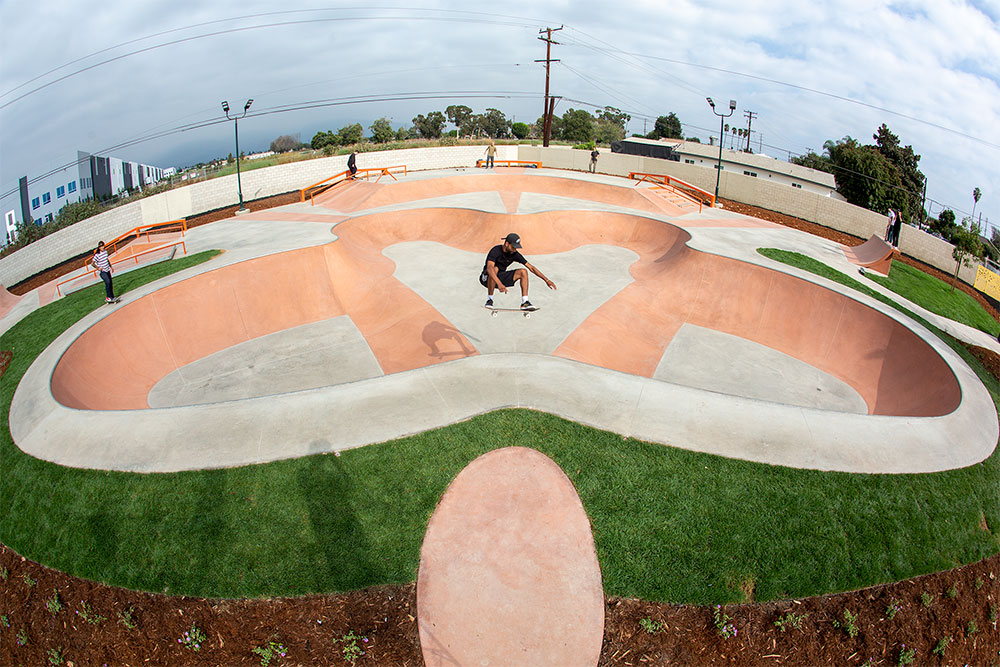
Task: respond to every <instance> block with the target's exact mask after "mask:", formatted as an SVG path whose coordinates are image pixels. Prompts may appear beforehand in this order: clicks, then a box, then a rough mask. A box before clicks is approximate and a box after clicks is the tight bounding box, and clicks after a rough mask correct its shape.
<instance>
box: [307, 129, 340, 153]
mask: <svg viewBox="0 0 1000 667" xmlns="http://www.w3.org/2000/svg"><path fill="white" fill-rule="evenodd" d="M335 143H337V135H336V134H334V133H333V131H330V132H323V131H319V132H317V133H316V134H314V135H313V138H312V141H311V142H309V146H310V147H312V148H313V150H319V149H321V148H323V147H324V146H331V145H333V144H335Z"/></svg>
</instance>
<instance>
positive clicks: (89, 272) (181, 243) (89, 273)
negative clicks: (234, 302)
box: [56, 241, 187, 296]
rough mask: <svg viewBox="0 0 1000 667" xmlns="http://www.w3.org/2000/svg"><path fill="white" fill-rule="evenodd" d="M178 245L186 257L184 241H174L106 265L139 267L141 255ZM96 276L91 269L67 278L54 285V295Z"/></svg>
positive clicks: (95, 272) (95, 271)
mask: <svg viewBox="0 0 1000 667" xmlns="http://www.w3.org/2000/svg"><path fill="white" fill-rule="evenodd" d="M178 245H179V246H181V249H182V250H183V252H184V254H185V255H186V254H187V244H186V243H185V242H184V241H174V242H173V243H166V244H164V245H161V246H159V247H156V248H150V249H149V250H143V251H142V252H137V253H136V254H134V255H132V256H130V257H126V258H124V259H120V260H118V261H117V262H112V261H110V260H108V263H109V264H110V265H111V266H112V267H114V266H115V265H116V264H125V263H126V262H128V261H129V260H134V262H135V264H136V266H138V265H139V258H140V257H142V256H143V255H149V254H151V253H154V252H160V251H161V250H164V249H165V248H173V247H174V246H178ZM105 246H107V244H105ZM89 265H90V262H89V261H88V262H87V264H86V265H85V267H86V266H89ZM97 274H98V271H97V269H96V268H91V269H87V270H86V271H84V272H83V273H82V274H81V275H78V276H73V277H72V278H67V279H66V280H62V281H60V282H58V283H56V294H58V295H59V296H62V295H63V294H62V289H61V288H62V286H63V285H65V284H66V283H72V282H75V281H77V280H80V279H81V278H85V277H87V276H93V277H95V278H96V277H97Z"/></svg>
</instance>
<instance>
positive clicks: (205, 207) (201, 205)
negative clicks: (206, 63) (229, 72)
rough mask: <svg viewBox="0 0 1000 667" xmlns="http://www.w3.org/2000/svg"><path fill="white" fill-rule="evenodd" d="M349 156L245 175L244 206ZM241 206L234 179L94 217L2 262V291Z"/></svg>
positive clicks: (413, 160)
mask: <svg viewBox="0 0 1000 667" xmlns="http://www.w3.org/2000/svg"><path fill="white" fill-rule="evenodd" d="M497 149H498V150H497V159H499V160H516V159H518V158H517V146H497ZM485 151H486V146H485V145H482V146H441V147H437V148H416V149H406V150H395V151H378V152H372V153H358V156H357V163H358V168H359V169H365V168H377V167H391V166H395V165H406V168H407V170H408V171H422V170H427V169H449V168H455V167H472V166H475V164H476V160H478V159H480V158H482V157H484V153H485ZM346 168H347V156H346V155H338V156H336V157H329V158H318V159H315V160H304V161H302V162H292V163H289V164H284V165H277V166H274V167H265V168H263V169H254V170H252V171H247V172H243V173H242V174H241V176H240V180H241V181H242V184H243V199H244V201H252V200H254V199H260V198H262V197H270V196H272V195H278V194H282V193H285V192H291V191H293V190H300V189H302V188H304V187H307V186H309V185H312V184H313V183H317V182H319V181H322V180H323V179H325V178H329V177H330V176H332V175H334V174H336V173H339V172H341V171H344V170H345V169H346ZM238 202H239V192H238V190H237V187H236V175H235V174H233V175H231V176H223V177H222V178H213V179H211V180H208V181H202V182H199V183H193V184H191V185H188V186H185V187H182V188H177V189H174V190H170V191H169V192H164V193H161V194H158V195H154V196H152V197H147V198H144V199H140V200H137V201H135V202H132V203H130V204H125V205H123V206H119V207H118V208H114V209H112V210H110V211H107V212H105V213H101V214H100V215H95V216H94V217H92V218H88V219H86V220H83V221H81V222H78V223H76V224H75V225H72V226H70V227H66V228H65V229H61V230H59V231H58V232H56V233H54V234H50V235H49V236H46V237H45V238H42V239H39V240H38V241H36V242H34V243H32V244H30V245H28V246H25V247H24V248H21V249H20V250H18V251H17V252H15V253H13V254H11V255H8V256H7V257H4V258H3V259H0V285H14V284H16V283H18V282H20V281H22V280H24V279H25V278H29V277H31V276H33V275H34V274H36V273H38V272H39V271H44V270H45V269H48V268H50V267H52V266H56V265H57V264H61V263H62V262H64V261H66V260H67V259H69V258H71V257H75V256H77V255H80V254H82V253H85V252H88V251H90V250H92V249H93V248H94V246H96V245H97V242H98V241H100V240H102V239H103V240H109V239H112V238H115V237H116V236H119V235H121V234H124V233H125V232H127V231H129V230H130V229H134V228H135V227H139V226H140V225H148V224H153V223H157V222H166V221H168V220H177V219H180V218H186V217H189V216H192V215H198V214H200V213H205V212H207V211H214V210H216V209H220V208H225V207H226V206H235V205H236V204H237V203H238Z"/></svg>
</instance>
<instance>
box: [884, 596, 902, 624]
mask: <svg viewBox="0 0 1000 667" xmlns="http://www.w3.org/2000/svg"><path fill="white" fill-rule="evenodd" d="M901 611H903V605H901V604H900V603H899V600H889V606H887V607H886V608H885V617H886V619H887V620H890V621H891V620H892V619H893V618H895V616H896V614H898V613H899V612H901Z"/></svg>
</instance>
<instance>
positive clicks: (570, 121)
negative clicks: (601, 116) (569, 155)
mask: <svg viewBox="0 0 1000 667" xmlns="http://www.w3.org/2000/svg"><path fill="white" fill-rule="evenodd" d="M560 138H561V139H563V140H564V141H572V142H574V143H584V142H587V141H592V140H593V138H594V117H593V116H591V115H590V113H589V112H588V111H587V110H586V109H570V110H569V111H567V112H566V113H564V114H563V115H562V132H560Z"/></svg>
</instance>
